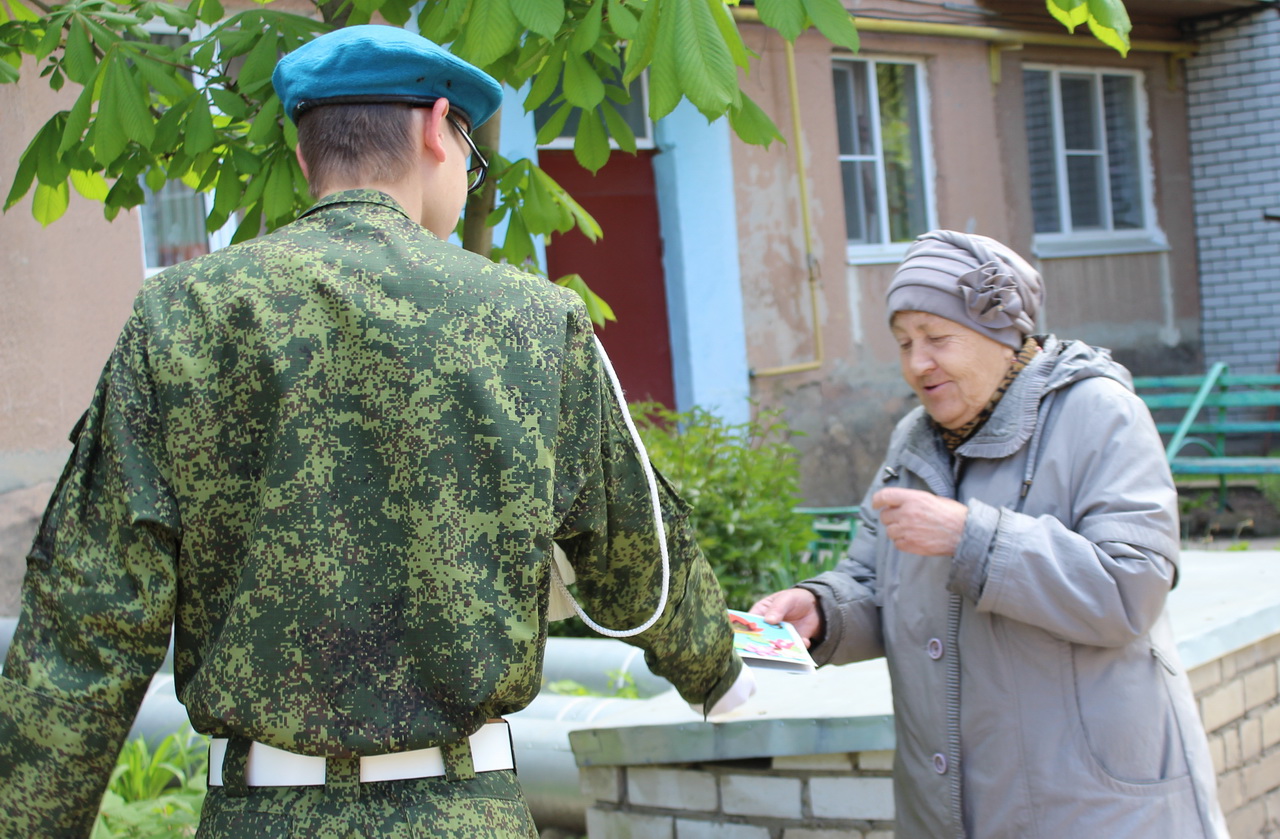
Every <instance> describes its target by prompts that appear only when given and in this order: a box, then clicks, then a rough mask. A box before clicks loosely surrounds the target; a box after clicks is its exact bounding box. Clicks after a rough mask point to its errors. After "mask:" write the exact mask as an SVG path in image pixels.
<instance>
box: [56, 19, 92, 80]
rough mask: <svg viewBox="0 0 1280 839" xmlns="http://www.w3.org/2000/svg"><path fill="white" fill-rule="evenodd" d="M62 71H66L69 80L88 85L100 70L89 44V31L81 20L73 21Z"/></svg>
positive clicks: (63, 58)
mask: <svg viewBox="0 0 1280 839" xmlns="http://www.w3.org/2000/svg"><path fill="white" fill-rule="evenodd" d="M62 69H63V70H65V71H66V73H67V78H69V79H71V81H73V82H76V83H77V84H88V82H89V80H90V79H92V78H93V74H94V73H95V72H96V71H97V69H98V60H97V59H96V58H95V57H94V55H93V45H92V44H91V43H89V30H88V28H87V27H85V25H84V21H83V20H80V19H79V18H76V19H74V20H72V21H71V28H70V29H69V30H68V31H67V49H66V53H65V54H64V55H63V57H62Z"/></svg>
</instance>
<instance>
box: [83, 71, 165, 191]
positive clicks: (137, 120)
mask: <svg viewBox="0 0 1280 839" xmlns="http://www.w3.org/2000/svg"><path fill="white" fill-rule="evenodd" d="M106 65H107V66H106V70H105V75H104V77H103V80H102V98H101V100H99V102H98V119H97V121H96V123H95V124H96V126H97V134H96V138H97V148H96V149H95V154H96V155H97V158H98V162H99V163H101V164H102V165H103V166H106V165H108V164H110V163H111V162H112V161H114V160H115V159H116V158H117V157H119V156H120V153H121V152H122V151H124V147H125V145H126V144H127V143H128V141H129V140H133V141H135V142H137V143H138V144H139V145H142V146H144V147H146V148H150V147H151V142H152V141H153V140H154V139H155V135H156V127H155V123H154V122H152V121H151V113H150V111H148V109H147V101H146V100H147V97H146V96H145V94H144V93H143V91H142V90H141V86H140V85H138V84H136V83H135V82H134V81H133V79H132V77H131V75H130V74H129V70H128V67H127V65H126V64H125V61H124V59H123V58H122V57H121V56H120V54H119V53H116V54H115V55H114V56H112V57H110V58H108V59H107V62H106Z"/></svg>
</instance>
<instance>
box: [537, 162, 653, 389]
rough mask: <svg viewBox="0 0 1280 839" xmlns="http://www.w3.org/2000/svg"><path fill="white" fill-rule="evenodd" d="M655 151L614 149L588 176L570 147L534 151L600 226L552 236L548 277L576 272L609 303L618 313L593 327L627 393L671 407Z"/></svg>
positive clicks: (549, 247)
mask: <svg viewBox="0 0 1280 839" xmlns="http://www.w3.org/2000/svg"><path fill="white" fill-rule="evenodd" d="M653 154H654V153H653V152H652V151H641V152H639V153H638V154H636V155H630V154H627V153H625V152H618V151H615V152H614V153H613V154H612V155H610V156H609V162H608V164H606V165H605V167H604V168H603V169H601V170H600V171H599V172H597V173H596V174H595V175H594V176H593V175H592V174H591V173H590V172H588V171H587V170H586V169H583V168H582V167H581V166H579V165H578V162H577V161H576V160H574V159H573V152H571V151H552V150H542V151H540V152H538V161H539V165H540V166H541V167H542V168H543V169H544V170H545V171H546V172H547V174H548V175H550V176H551V177H552V178H554V179H555V180H556V182H557V183H559V184H560V185H561V186H562V187H564V188H565V189H566V190H568V192H569V194H570V195H572V196H573V197H574V200H576V201H577V202H578V203H579V204H581V205H582V206H583V207H585V208H586V210H587V212H589V213H591V215H592V216H594V217H595V220H596V221H597V222H598V223H599V224H600V229H601V230H603V231H604V236H602V237H601V238H600V239H599V240H598V241H597V242H595V243H594V244H593V243H592V242H590V241H589V240H588V239H587V237H586V236H583V235H582V234H581V233H579V232H578V231H577V230H572V231H570V232H569V233H565V234H563V235H561V234H557V235H554V236H553V237H552V238H551V241H550V242H549V243H548V245H547V271H548V272H549V274H550V276H551V278H552V279H557V278H559V277H562V276H564V275H565V274H581V275H582V278H583V279H584V280H586V283H587V285H588V286H590V287H591V289H592V290H593V291H595V293H596V294H599V295H600V296H601V297H603V298H604V299H605V300H606V301H607V302H608V303H609V305H610V306H612V307H613V313H614V314H615V315H616V316H617V318H618V319H617V320H616V321H613V322H611V323H610V324H609V325H608V326H606V327H605V328H604V329H597V330H596V331H597V332H598V334H599V335H600V341H601V343H603V344H604V347H605V351H606V352H608V353H609V358H610V359H611V360H612V361H613V367H614V369H615V370H616V371H617V373H618V378H619V380H621V382H622V387H623V389H624V390H625V391H626V394H627V400H628V401H630V402H639V401H645V400H654V401H657V402H661V403H663V404H664V405H666V406H668V407H671V408H674V407H675V386H674V385H673V383H672V378H671V339H670V336H669V332H668V323H667V292H666V283H665V279H664V275H663V271H662V237H661V234H660V232H659V229H658V198H657V191H656V189H655V186H654V180H653V165H652V162H651V160H652V157H653Z"/></svg>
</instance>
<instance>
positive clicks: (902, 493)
mask: <svg viewBox="0 0 1280 839" xmlns="http://www.w3.org/2000/svg"><path fill="white" fill-rule="evenodd" d="M871 506H872V507H874V508H875V509H877V510H879V511H880V524H881V526H882V528H883V530H884V534H885V535H886V536H888V537H889V540H890V541H892V542H893V544H894V547H896V548H897V549H898V550H900V551H905V552H906V553H911V554H919V555H920V556H951V555H952V554H954V553H955V552H956V545H958V544H960V536H961V534H962V533H964V522H965V519H967V518H968V517H969V508H968V507H966V506H965V505H963V504H961V503H960V502H959V501H953V500H952V499H950V498H943V497H941V496H939V495H934V494H933V493H931V492H922V491H921V490H918V489H901V488H899V487H886V488H885V489H882V490H880V491H879V492H877V493H876V494H875V495H874V496H872V498H871Z"/></svg>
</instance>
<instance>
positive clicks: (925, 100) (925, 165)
mask: <svg viewBox="0 0 1280 839" xmlns="http://www.w3.org/2000/svg"><path fill="white" fill-rule="evenodd" d="M832 63H833V65H835V64H856V63H862V64H866V65H868V67H867V69H868V74H867V77H868V79H871V80H874V79H875V77H876V65H879V64H907V65H910V66H912V67H914V68H915V70H916V74H915V75H916V101H917V102H918V103H919V113H918V114H917V118H918V119H919V120H920V175H921V178H923V180H924V204H925V229H924V230H921V231H920V232H921V233H925V232H928V231H929V230H933V229H934V228H935V227H937V226H938V223H937V202H936V197H935V195H934V184H935V177H934V172H935V168H934V159H933V126H932V123H931V121H930V118H929V114H930V110H931V103H930V101H929V83H928V75H927V73H928V70H927V67H926V65H925V61H924V59H920V58H906V57H902V56H881V55H863V54H861V53H860V54H858V55H857V56H836V57H835V58H834V59H833V62H832ZM869 88H870V90H869V91H868V95H869V99H868V102H869V106H870V107H871V108H872V109H874V113H875V116H874V119H872V120H871V124H872V137H873V142H874V144H875V154H874V155H842V154H839V149H837V156H836V169H837V173H836V179H837V182H838V183H841V184H843V180H844V175H843V172H842V171H841V164H843V163H844V162H845V161H864V160H871V161H872V162H874V163H875V164H876V192H877V195H878V199H879V202H880V206H879V208H878V209H879V215H880V233H881V236H882V238H883V240H884V241H882V242H880V243H877V244H874V245H859V244H850V243H848V242H847V241H846V243H845V248H846V251H845V256H846V259H847V261H848V264H850V265H877V264H888V263H895V262H901V261H902V258H903V257H904V256H905V255H906V252H907V248H909V247H910V246H911V241H914V239H913V240H911V241H905V242H891V241H889V213H888V198H887V189H886V182H885V172H884V148H883V145H882V142H881V136H880V122H881V119H880V91H879V89H878V88H877V86H876V85H875V84H874V83H873V84H870V85H869ZM833 96H834V91H833ZM855 116H856V115H855ZM855 128H856V126H855ZM841 189H842V190H843V187H841ZM842 194H843V192H842Z"/></svg>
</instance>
